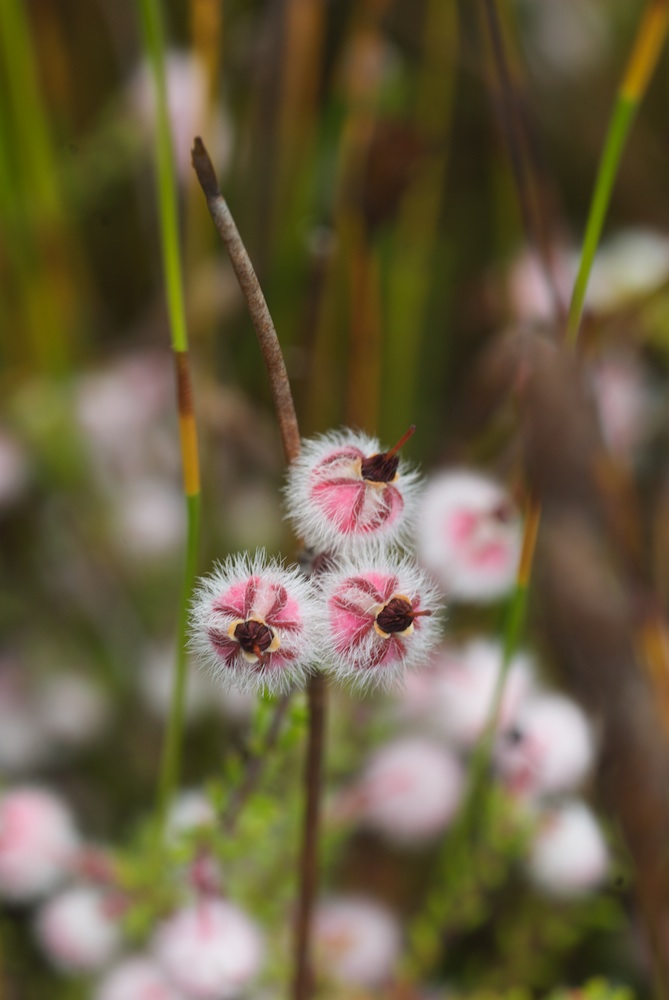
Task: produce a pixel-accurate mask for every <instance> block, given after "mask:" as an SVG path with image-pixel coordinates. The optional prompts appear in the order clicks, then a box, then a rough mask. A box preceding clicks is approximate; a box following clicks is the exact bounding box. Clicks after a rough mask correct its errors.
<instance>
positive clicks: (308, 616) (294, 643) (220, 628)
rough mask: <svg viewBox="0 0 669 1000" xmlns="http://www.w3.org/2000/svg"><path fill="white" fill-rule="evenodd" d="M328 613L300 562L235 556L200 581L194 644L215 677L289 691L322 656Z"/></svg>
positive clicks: (255, 687) (253, 687)
mask: <svg viewBox="0 0 669 1000" xmlns="http://www.w3.org/2000/svg"><path fill="white" fill-rule="evenodd" d="M321 620H322V614H321V612H320V609H319V605H318V602H317V600H316V598H315V596H314V593H313V589H312V586H311V584H310V583H309V581H308V580H307V579H306V578H305V577H304V576H302V574H301V573H300V572H299V570H298V569H297V568H296V567H290V568H288V567H285V566H283V565H282V564H281V563H279V562H277V561H276V560H270V561H267V560H266V558H265V554H264V552H262V551H261V552H258V553H257V554H256V556H255V558H254V559H252V560H251V559H249V558H248V557H247V556H245V555H242V556H237V557H231V558H229V559H227V560H226V562H225V563H223V564H222V565H220V566H218V568H217V569H216V570H215V572H214V573H213V574H212V575H211V576H209V577H206V578H205V579H204V580H202V581H201V583H200V588H199V592H198V594H197V597H196V603H195V605H194V608H193V614H192V625H191V645H192V647H193V649H194V650H195V651H196V652H197V653H199V654H200V656H201V657H202V658H203V660H204V661H205V662H206V663H207V664H208V665H209V667H210V668H211V670H212V672H213V674H214V677H215V679H217V680H220V681H221V682H222V683H223V684H224V685H226V686H232V685H237V686H238V687H241V688H242V689H245V690H255V691H260V690H263V689H266V690H271V691H279V690H286V689H287V688H288V687H290V685H291V684H293V683H301V682H302V681H303V680H304V677H305V675H306V673H307V671H308V669H309V668H310V667H311V666H313V665H314V664H315V663H316V661H317V660H318V653H319V643H321V641H322V634H323V627H322V625H321Z"/></svg>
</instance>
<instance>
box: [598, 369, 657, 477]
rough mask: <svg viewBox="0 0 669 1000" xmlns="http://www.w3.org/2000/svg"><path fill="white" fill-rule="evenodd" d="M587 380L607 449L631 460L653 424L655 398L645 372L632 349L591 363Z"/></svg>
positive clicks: (619, 456) (624, 458)
mask: <svg viewBox="0 0 669 1000" xmlns="http://www.w3.org/2000/svg"><path fill="white" fill-rule="evenodd" d="M590 383H591V386H592V391H593V395H594V400H595V406H596V408H597V415H598V417H599V423H600V427H601V429H602V436H603V438H604V441H605V443H606V445H607V447H608V449H609V450H610V451H611V452H612V453H613V454H614V455H616V456H617V457H618V458H621V459H623V460H627V461H629V460H632V459H633V458H634V457H635V453H636V452H637V450H638V448H639V447H640V445H641V444H642V443H643V440H644V438H645V437H646V435H647V434H648V433H649V431H650V428H651V424H652V417H653V409H654V401H653V399H652V396H651V391H650V384H649V380H648V375H647V372H646V371H645V370H644V368H643V367H642V365H641V362H640V361H639V359H638V357H636V356H635V355H633V354H632V353H631V352H629V353H624V354H623V353H617V354H608V355H605V356H603V357H599V358H596V359H595V360H593V362H592V363H591V366H590Z"/></svg>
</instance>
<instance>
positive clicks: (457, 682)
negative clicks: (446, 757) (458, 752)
mask: <svg viewBox="0 0 669 1000" xmlns="http://www.w3.org/2000/svg"><path fill="white" fill-rule="evenodd" d="M502 659H503V653H502V647H501V645H500V644H499V643H498V642H493V641H491V640H487V639H472V640H471V641H470V642H468V643H466V644H465V645H464V646H461V647H459V648H458V647H450V646H445V647H442V649H441V651H440V653H439V654H438V655H437V656H436V657H435V659H434V661H433V663H432V664H431V666H430V669H429V670H428V671H426V672H425V678H426V684H427V685H428V691H429V693H428V695H427V702H426V703H425V704H424V708H423V710H422V711H420V713H419V714H420V715H421V717H422V718H423V719H425V720H426V721H427V722H428V723H429V725H430V726H431V728H433V729H434V731H435V732H438V733H439V734H440V735H442V736H445V737H446V739H448V740H449V741H450V742H452V743H453V744H454V745H455V746H457V747H460V748H463V749H468V748H470V747H472V746H473V745H474V744H475V743H476V741H477V740H478V739H479V738H480V736H481V735H482V734H483V731H484V729H485V726H486V725H487V723H488V721H489V719H490V713H491V711H492V707H493V698H494V695H495V691H496V688H497V683H498V680H499V676H500V672H501V669H502ZM533 685H534V671H533V668H532V663H531V661H530V659H529V657H527V656H525V655H524V654H517V655H516V656H514V657H513V659H512V660H511V663H510V664H509V668H508V671H507V675H506V678H505V681H504V691H503V694H502V700H501V703H500V710H499V716H498V727H499V728H502V729H503V728H506V727H508V725H509V724H510V723H511V721H512V720H513V718H514V716H515V714H516V712H517V711H518V709H519V707H520V705H521V703H522V702H523V700H524V699H525V698H526V697H527V696H528V695H529V694H530V692H531V691H532V688H533ZM423 697H424V695H423Z"/></svg>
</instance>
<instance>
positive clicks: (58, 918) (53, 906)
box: [35, 886, 121, 972]
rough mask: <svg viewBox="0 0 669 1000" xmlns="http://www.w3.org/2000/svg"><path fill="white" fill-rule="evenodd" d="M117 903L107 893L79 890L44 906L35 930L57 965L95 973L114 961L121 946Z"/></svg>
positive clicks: (58, 896)
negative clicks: (115, 910)
mask: <svg viewBox="0 0 669 1000" xmlns="http://www.w3.org/2000/svg"><path fill="white" fill-rule="evenodd" d="M113 902H114V901H113V899H112V897H111V896H110V895H109V893H106V892H104V891H103V890H100V889H94V888H91V887H89V886H75V887H73V888H71V889H66V890H64V891H63V892H61V893H59V894H58V895H57V896H53V897H52V898H51V899H50V900H49V901H48V902H46V903H44V905H43V906H42V907H41V909H40V910H39V913H38V914H37V920H36V923H35V930H36V933H37V937H38V940H39V942H40V944H41V946H42V948H43V949H44V951H45V952H46V954H47V955H48V956H49V958H50V959H51V961H52V962H53V963H54V965H56V966H57V967H58V968H60V969H63V970H65V971H67V972H93V971H96V970H98V969H101V968H102V967H103V966H105V965H107V963H108V962H110V961H111V959H112V958H113V957H114V956H115V955H116V953H117V951H118V950H119V948H120V946H121V927H120V922H119V916H118V914H117V913H114V908H113Z"/></svg>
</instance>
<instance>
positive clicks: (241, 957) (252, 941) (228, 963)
mask: <svg viewBox="0 0 669 1000" xmlns="http://www.w3.org/2000/svg"><path fill="white" fill-rule="evenodd" d="M153 950H154V954H155V956H156V958H157V959H158V961H159V962H160V964H161V965H162V966H163V968H164V969H165V970H166V971H167V973H168V974H169V976H170V978H171V979H172V980H173V981H174V983H175V984H176V986H177V987H178V988H179V989H181V990H183V991H184V992H185V993H187V994H188V995H190V996H194V997H198V998H200V1000H232V998H234V997H237V996H239V995H240V994H241V993H243V992H244V991H245V990H246V988H247V987H248V986H249V984H250V983H251V982H252V980H253V979H255V977H256V976H257V975H258V973H259V972H260V969H261V966H262V961H263V943H262V937H261V934H260V931H259V930H258V928H257V927H256V925H255V923H253V921H252V920H251V919H250V918H249V917H247V916H246V914H245V913H244V912H243V911H242V910H240V909H239V908H238V907H236V906H234V905H233V904H232V903H228V902H226V901H225V900H222V899H202V900H201V901H200V902H198V903H197V904H195V905H194V906H190V907H186V908H184V909H181V910H178V911H177V912H176V913H175V914H174V915H173V916H172V917H170V918H169V919H168V920H166V921H165V922H164V923H163V924H162V925H160V927H159V928H158V930H157V931H156V934H155V936H154V941H153Z"/></svg>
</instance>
